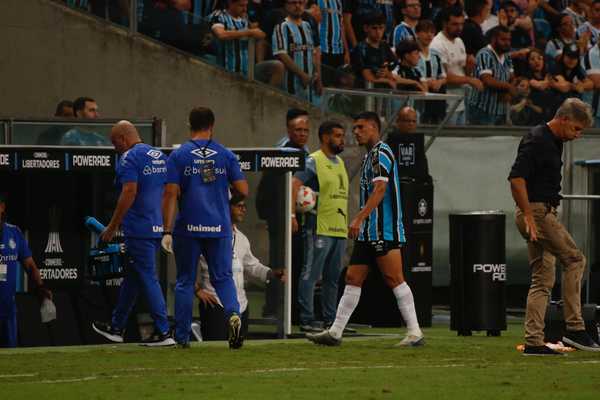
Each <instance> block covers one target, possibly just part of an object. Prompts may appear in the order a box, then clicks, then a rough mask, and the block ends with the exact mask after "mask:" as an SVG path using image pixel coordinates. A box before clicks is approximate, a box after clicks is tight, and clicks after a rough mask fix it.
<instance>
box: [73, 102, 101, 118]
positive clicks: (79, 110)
mask: <svg viewBox="0 0 600 400" xmlns="http://www.w3.org/2000/svg"><path fill="white" fill-rule="evenodd" d="M73 113H74V114H75V118H84V119H96V118H99V117H100V113H99V112H98V104H97V103H96V100H94V99H92V98H91V97H79V98H77V99H76V100H75V101H74V102H73Z"/></svg>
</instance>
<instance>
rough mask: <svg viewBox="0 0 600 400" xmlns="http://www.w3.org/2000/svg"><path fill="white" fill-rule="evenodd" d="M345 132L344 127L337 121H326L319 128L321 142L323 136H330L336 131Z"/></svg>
mask: <svg viewBox="0 0 600 400" xmlns="http://www.w3.org/2000/svg"><path fill="white" fill-rule="evenodd" d="M336 128H337V129H341V130H344V125H342V124H340V123H339V122H337V121H325V122H323V123H322V124H321V126H319V142H322V141H323V135H330V134H332V133H333V130H334V129H336Z"/></svg>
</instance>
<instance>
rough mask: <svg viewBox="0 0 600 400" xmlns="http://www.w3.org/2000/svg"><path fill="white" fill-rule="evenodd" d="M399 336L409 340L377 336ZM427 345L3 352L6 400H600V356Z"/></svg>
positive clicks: (374, 342) (490, 345)
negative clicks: (546, 355) (527, 354)
mask: <svg viewBox="0 0 600 400" xmlns="http://www.w3.org/2000/svg"><path fill="white" fill-rule="evenodd" d="M368 332H381V333H400V330H389V329H387V330H368ZM425 334H426V337H427V345H426V346H425V347H423V348H415V349H400V348H394V347H392V345H393V344H394V343H397V342H398V341H399V340H400V338H401V336H398V337H393V336H383V337H365V338H352V339H349V340H344V343H343V344H342V346H341V347H336V348H325V347H319V346H315V345H313V344H311V343H308V342H306V341H304V340H287V341H254V342H252V341H249V342H247V343H246V344H245V346H244V348H243V349H241V350H239V351H231V350H229V349H228V348H227V346H226V344H225V343H198V344H196V345H194V346H193V347H192V348H191V349H188V350H181V349H174V348H168V349H156V348H155V349H146V348H141V347H139V346H135V345H127V344H126V345H120V346H116V345H107V346H79V347H63V348H32V349H15V350H2V351H0V399H2V400H4V399H6V400H12V399H38V398H39V399H43V400H46V399H60V400H67V399H117V400H123V399H145V398H149V399H232V398H235V399H261V400H264V399H270V398H273V399H318V398H323V399H398V398H402V399H496V398H498V399H500V398H502V399H519V400H525V399H527V400H529V399H532V398H533V399H537V398H540V399H541V398H543V399H588V398H589V399H596V400H597V399H598V398H600V354H598V353H595V354H594V353H585V352H575V353H571V354H569V355H568V356H565V357H559V358H551V359H548V358H539V357H523V356H521V355H520V353H518V352H517V351H516V350H515V346H516V345H517V344H518V343H520V342H522V338H521V336H522V326H521V325H510V327H509V331H508V332H503V335H502V336H501V337H499V338H491V337H485V336H484V335H483V334H480V335H478V334H475V335H474V336H473V337H467V338H464V337H457V336H456V333H455V332H451V331H449V330H448V328H447V326H439V327H434V328H430V329H426V330H425Z"/></svg>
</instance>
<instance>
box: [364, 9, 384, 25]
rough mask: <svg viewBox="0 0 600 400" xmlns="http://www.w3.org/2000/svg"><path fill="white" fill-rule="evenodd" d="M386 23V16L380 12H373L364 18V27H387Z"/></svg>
mask: <svg viewBox="0 0 600 400" xmlns="http://www.w3.org/2000/svg"><path fill="white" fill-rule="evenodd" d="M385 23H386V20H385V15H383V13H382V12H380V11H372V12H370V13H368V14H367V15H365V16H364V18H363V26H373V25H385Z"/></svg>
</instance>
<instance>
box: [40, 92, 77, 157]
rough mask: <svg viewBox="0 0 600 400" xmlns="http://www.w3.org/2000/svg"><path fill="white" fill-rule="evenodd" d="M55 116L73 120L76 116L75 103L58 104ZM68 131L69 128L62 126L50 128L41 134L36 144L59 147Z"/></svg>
mask: <svg viewBox="0 0 600 400" xmlns="http://www.w3.org/2000/svg"><path fill="white" fill-rule="evenodd" d="M54 116H55V117H56V118H73V117H74V116H75V114H74V112H73V102H72V101H70V100H62V101H61V102H60V103H58V104H57V106H56V111H55V112H54ZM66 129H68V128H66V127H65V126H61V125H53V126H50V127H49V128H47V129H46V130H44V131H43V132H42V133H40V135H39V136H38V138H37V140H36V141H35V143H36V144H39V145H46V146H49V145H50V146H55V145H58V144H60V141H61V139H62V137H63V134H64V133H65V130H66Z"/></svg>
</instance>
